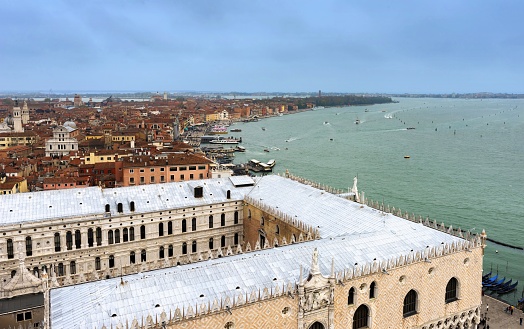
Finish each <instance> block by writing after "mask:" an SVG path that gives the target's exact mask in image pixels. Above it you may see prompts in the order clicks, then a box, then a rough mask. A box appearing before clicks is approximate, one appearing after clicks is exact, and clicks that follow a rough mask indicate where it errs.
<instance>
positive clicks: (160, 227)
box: [158, 223, 164, 236]
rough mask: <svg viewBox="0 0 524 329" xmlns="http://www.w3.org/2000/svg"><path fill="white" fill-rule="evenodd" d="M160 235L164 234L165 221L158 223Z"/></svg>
mask: <svg viewBox="0 0 524 329" xmlns="http://www.w3.org/2000/svg"><path fill="white" fill-rule="evenodd" d="M158 236H164V223H158Z"/></svg>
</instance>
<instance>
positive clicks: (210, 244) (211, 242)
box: [209, 238, 213, 249]
mask: <svg viewBox="0 0 524 329" xmlns="http://www.w3.org/2000/svg"><path fill="white" fill-rule="evenodd" d="M209 249H213V238H209Z"/></svg>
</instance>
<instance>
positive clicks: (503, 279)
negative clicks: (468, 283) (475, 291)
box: [482, 277, 506, 288]
mask: <svg viewBox="0 0 524 329" xmlns="http://www.w3.org/2000/svg"><path fill="white" fill-rule="evenodd" d="M504 281H506V278H505V277H504V278H502V279H500V280H496V281H495V282H491V283H482V286H483V287H484V288H492V287H497V286H499V285H501V284H503V283H504Z"/></svg>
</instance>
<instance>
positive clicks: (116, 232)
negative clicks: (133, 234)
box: [115, 229, 120, 243]
mask: <svg viewBox="0 0 524 329" xmlns="http://www.w3.org/2000/svg"><path fill="white" fill-rule="evenodd" d="M115 243H120V230H119V229H116V230H115Z"/></svg>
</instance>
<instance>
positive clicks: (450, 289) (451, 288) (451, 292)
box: [446, 278, 458, 303]
mask: <svg viewBox="0 0 524 329" xmlns="http://www.w3.org/2000/svg"><path fill="white" fill-rule="evenodd" d="M457 286H458V281H457V279H455V278H451V279H449V281H448V284H447V285H446V303H451V302H454V301H456V300H457V299H458V297H457V296H458V295H457Z"/></svg>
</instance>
